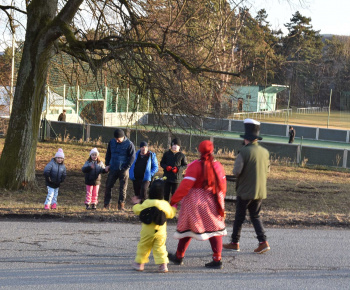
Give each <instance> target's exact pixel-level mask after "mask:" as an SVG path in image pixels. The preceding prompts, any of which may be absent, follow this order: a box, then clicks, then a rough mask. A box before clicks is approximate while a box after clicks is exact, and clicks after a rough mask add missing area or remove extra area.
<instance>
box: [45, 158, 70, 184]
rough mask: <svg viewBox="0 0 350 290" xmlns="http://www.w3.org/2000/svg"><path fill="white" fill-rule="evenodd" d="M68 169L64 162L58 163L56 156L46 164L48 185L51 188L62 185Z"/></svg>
mask: <svg viewBox="0 0 350 290" xmlns="http://www.w3.org/2000/svg"><path fill="white" fill-rule="evenodd" d="M66 175H67V171H66V166H65V165H64V164H63V163H57V162H56V160H55V158H52V159H51V161H50V162H49V163H48V164H47V165H46V166H45V169H44V176H45V181H46V186H49V187H51V188H58V187H60V183H61V182H63V181H64V179H65V178H66Z"/></svg>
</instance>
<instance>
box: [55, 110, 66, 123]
mask: <svg viewBox="0 0 350 290" xmlns="http://www.w3.org/2000/svg"><path fill="white" fill-rule="evenodd" d="M66 112H67V111H66V110H63V111H62V113H61V114H60V115H59V116H58V119H57V121H59V122H66Z"/></svg>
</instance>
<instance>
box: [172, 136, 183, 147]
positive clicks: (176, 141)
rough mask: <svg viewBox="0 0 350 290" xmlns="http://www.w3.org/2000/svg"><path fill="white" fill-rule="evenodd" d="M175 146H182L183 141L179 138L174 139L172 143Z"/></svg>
mask: <svg viewBox="0 0 350 290" xmlns="http://www.w3.org/2000/svg"><path fill="white" fill-rule="evenodd" d="M173 145H179V146H181V140H180V139H179V138H174V139H173V140H172V141H171V146H173Z"/></svg>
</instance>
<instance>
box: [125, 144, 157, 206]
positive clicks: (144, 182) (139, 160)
mask: <svg viewBox="0 0 350 290" xmlns="http://www.w3.org/2000/svg"><path fill="white" fill-rule="evenodd" d="M157 172H158V160H157V156H156V154H155V153H154V152H151V151H149V150H148V144H147V142H145V141H142V142H141V143H140V149H139V150H138V151H137V152H136V157H135V161H134V163H133V164H132V165H131V168H130V170H129V178H130V179H131V180H132V182H133V186H134V192H135V196H137V198H138V199H140V200H141V201H144V200H145V199H146V198H147V197H146V195H147V190H148V187H149V185H150V182H151V180H152V178H153V177H154V175H155V174H156V173H157Z"/></svg>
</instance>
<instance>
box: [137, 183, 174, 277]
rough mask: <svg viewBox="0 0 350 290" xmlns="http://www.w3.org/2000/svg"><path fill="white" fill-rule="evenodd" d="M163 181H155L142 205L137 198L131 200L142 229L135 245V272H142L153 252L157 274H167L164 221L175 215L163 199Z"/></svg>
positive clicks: (167, 260) (172, 208)
mask: <svg viewBox="0 0 350 290" xmlns="http://www.w3.org/2000/svg"><path fill="white" fill-rule="evenodd" d="M163 198H164V181H163V180H162V179H157V180H155V181H154V182H153V183H152V185H151V188H150V190H149V199H146V200H145V201H144V202H143V203H142V204H136V203H139V202H140V200H139V199H138V198H137V196H134V197H133V198H132V201H133V202H134V203H135V205H134V206H133V208H132V209H133V211H134V213H135V214H136V215H140V220H141V221H142V229H141V233H140V236H141V237H140V241H139V243H138V245H137V252H136V257H135V262H134V264H133V268H134V269H135V270H137V271H143V270H144V267H145V263H148V262H149V259H148V257H149V255H150V254H151V250H153V257H154V261H155V263H156V264H157V265H159V272H162V273H166V272H168V263H169V259H168V252H167V250H166V246H165V242H166V237H167V232H166V219H167V218H173V217H174V216H175V214H176V208H175V207H172V206H170V204H169V203H168V202H167V201H165V200H164V199H163Z"/></svg>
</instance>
